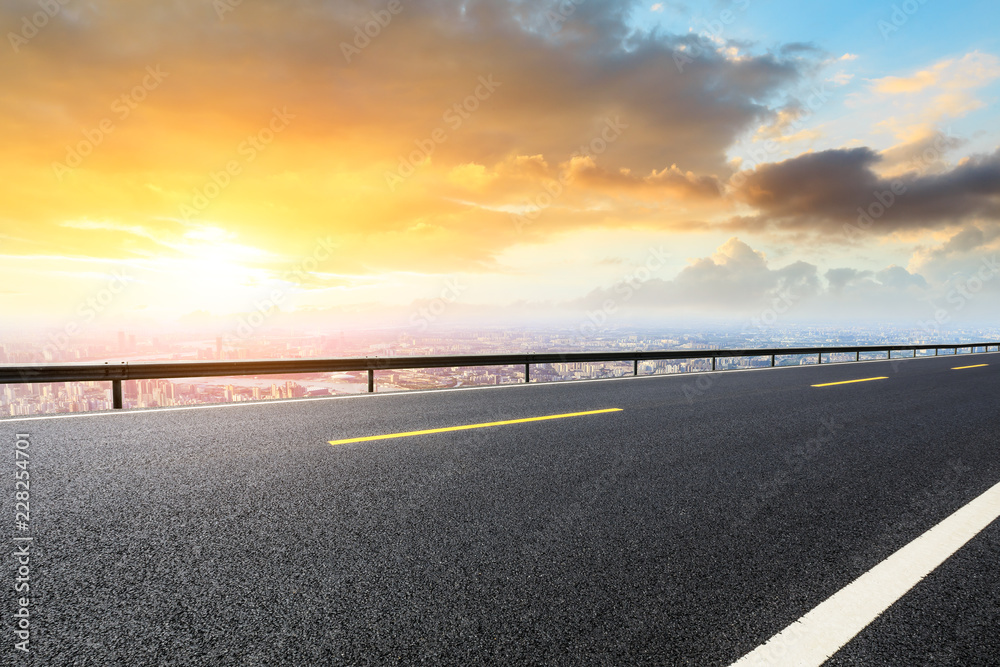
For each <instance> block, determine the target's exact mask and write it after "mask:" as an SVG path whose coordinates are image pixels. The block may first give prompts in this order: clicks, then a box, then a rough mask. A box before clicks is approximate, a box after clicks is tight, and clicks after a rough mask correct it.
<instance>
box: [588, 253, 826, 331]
mask: <svg viewBox="0 0 1000 667" xmlns="http://www.w3.org/2000/svg"><path fill="white" fill-rule="evenodd" d="M819 287H820V282H819V278H818V275H817V269H816V267H815V266H814V265H812V264H809V263H807V262H801V261H799V262H794V263H792V264H789V265H787V266H784V267H782V268H779V269H772V268H771V267H770V266H769V265H768V261H767V258H766V257H765V255H764V253H762V252H760V251H757V250H754V249H753V248H751V247H750V246H749V245H747V244H746V243H744V242H743V241H741V240H740V239H738V238H736V237H733V238H731V239H729V240H728V241H726V242H725V243H724V244H722V245H721V246H719V248H718V249H717V250H716V251H715V253H713V254H712V255H711V256H709V257H701V258H695V259H692V260H690V261H689V263H688V265H687V266H686V267H684V268H683V269H682V270H681V271H680V272H679V273H678V274H677V275H676V276H675V277H674V278H673V279H671V280H664V279H659V278H654V279H651V280H648V281H647V282H645V283H642V284H641V285H639V286H638V287H637V288H636V289H635V290H634V291H635V294H634V298H631V297H630V301H631V304H630V305H631V306H632V307H638V308H655V309H667V310H671V309H681V310H687V311H692V310H693V311H701V312H710V311H716V312H718V311H719V310H720V309H724V310H725V311H726V312H728V313H729V314H730V315H732V316H744V315H748V314H750V313H753V312H756V311H758V310H759V309H760V308H761V307H762V306H764V305H766V304H767V303H768V302H769V301H770V300H772V299H774V298H775V297H777V296H778V295H779V294H788V293H794V294H796V295H797V297H796V298H803V297H806V296H809V295H813V294H815V293H816V292H817V291H818V289H819ZM621 293H622V290H620V289H619V290H616V289H614V288H607V289H599V290H595V291H593V292H591V293H590V294H588V295H587V297H586V298H585V299H584V300H583V301H582V302H581V304H582V305H585V306H587V307H599V306H600V305H601V304H603V303H605V302H606V301H607V300H609V299H610V300H612V301H615V302H617V301H621V300H622V297H621Z"/></svg>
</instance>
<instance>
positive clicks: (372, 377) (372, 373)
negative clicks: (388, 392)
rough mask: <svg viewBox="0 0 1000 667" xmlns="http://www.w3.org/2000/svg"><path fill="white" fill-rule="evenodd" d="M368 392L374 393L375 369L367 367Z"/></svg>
mask: <svg viewBox="0 0 1000 667" xmlns="http://www.w3.org/2000/svg"><path fill="white" fill-rule="evenodd" d="M368 393H369V394H373V393H375V369H374V368H369V369H368Z"/></svg>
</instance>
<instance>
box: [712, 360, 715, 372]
mask: <svg viewBox="0 0 1000 667" xmlns="http://www.w3.org/2000/svg"><path fill="white" fill-rule="evenodd" d="M712 370H713V371H714V370H715V357H712Z"/></svg>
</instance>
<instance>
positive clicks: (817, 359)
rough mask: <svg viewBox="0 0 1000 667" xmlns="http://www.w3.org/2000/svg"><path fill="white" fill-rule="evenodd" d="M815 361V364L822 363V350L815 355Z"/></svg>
mask: <svg viewBox="0 0 1000 667" xmlns="http://www.w3.org/2000/svg"><path fill="white" fill-rule="evenodd" d="M816 363H817V364H822V363H823V353H822V352H820V353H819V354H818V355H816Z"/></svg>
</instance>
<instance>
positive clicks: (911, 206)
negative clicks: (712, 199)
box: [733, 148, 1000, 238]
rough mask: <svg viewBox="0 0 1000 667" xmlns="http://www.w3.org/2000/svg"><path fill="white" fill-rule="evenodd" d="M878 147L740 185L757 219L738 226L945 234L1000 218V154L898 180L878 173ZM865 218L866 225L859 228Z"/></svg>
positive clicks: (769, 169) (752, 175) (825, 155)
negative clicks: (967, 223) (977, 220)
mask: <svg viewBox="0 0 1000 667" xmlns="http://www.w3.org/2000/svg"><path fill="white" fill-rule="evenodd" d="M880 159H881V157H880V156H879V154H878V153H876V152H874V151H873V150H871V149H870V148H852V149H837V150H828V151H821V152H816V153H807V154H804V155H800V156H798V157H795V158H791V159H789V160H785V161H783V162H778V163H772V164H764V165H760V166H758V167H757V168H756V169H754V170H751V171H746V172H742V173H741V174H738V175H737V176H736V177H734V178H733V182H734V184H736V187H735V194H734V196H735V197H736V198H737V199H738V200H740V201H742V202H744V203H746V204H747V205H749V206H752V207H753V208H755V209H756V210H757V214H756V215H755V216H752V217H749V218H747V217H744V218H741V219H740V220H739V221H737V222H736V223H734V224H739V225H741V226H744V227H755V228H777V229H786V230H790V229H794V230H799V231H810V232H815V233H818V234H821V235H823V236H824V237H826V238H829V237H830V234H831V233H837V234H838V236H840V237H842V236H843V225H845V224H848V223H850V224H855V225H858V226H860V227H861V229H859V230H858V231H859V232H860V231H867V230H869V229H870V230H871V231H872V233H876V234H879V235H884V234H888V233H890V232H892V231H896V230H907V229H939V228H944V227H946V226H949V225H954V224H955V223H956V222H958V221H961V220H964V219H970V218H974V217H983V218H986V219H991V220H997V219H1000V151H997V152H994V153H992V154H990V155H979V156H974V157H971V158H968V159H965V160H963V161H962V162H961V163H959V164H958V165H957V166H955V167H954V168H952V169H950V170H948V171H944V172H941V173H937V174H928V175H920V174H917V173H915V172H908V173H906V174H903V175H901V176H899V177H897V178H894V179H888V178H884V177H882V176H879V175H878V174H877V173H876V172H875V170H874V168H875V166H876V165H877V164H878V163H879V161H880ZM859 219H860V221H861V222H860V223H859Z"/></svg>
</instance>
